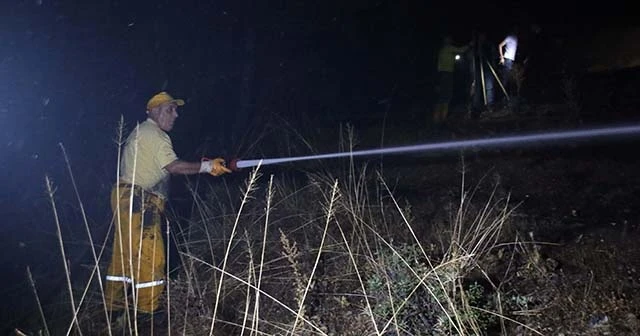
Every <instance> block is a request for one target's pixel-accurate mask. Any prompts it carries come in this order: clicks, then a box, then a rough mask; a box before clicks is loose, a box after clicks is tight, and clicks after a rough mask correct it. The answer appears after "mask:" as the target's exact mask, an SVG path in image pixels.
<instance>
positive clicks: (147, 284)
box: [106, 275, 164, 288]
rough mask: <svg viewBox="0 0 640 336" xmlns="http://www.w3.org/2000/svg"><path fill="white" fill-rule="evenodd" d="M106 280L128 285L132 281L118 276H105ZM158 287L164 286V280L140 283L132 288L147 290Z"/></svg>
mask: <svg viewBox="0 0 640 336" xmlns="http://www.w3.org/2000/svg"><path fill="white" fill-rule="evenodd" d="M106 280H107V281H117V282H124V283H128V284H130V283H133V280H132V279H131V278H129V277H125V276H118V275H107V276H106ZM160 285H164V280H156V281H149V282H140V283H138V284H136V285H135V286H134V287H135V288H147V287H153V286H160Z"/></svg>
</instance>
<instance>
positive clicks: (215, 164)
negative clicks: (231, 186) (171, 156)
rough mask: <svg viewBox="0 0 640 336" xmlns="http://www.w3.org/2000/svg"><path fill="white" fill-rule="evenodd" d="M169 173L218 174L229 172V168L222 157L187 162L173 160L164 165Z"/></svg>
mask: <svg viewBox="0 0 640 336" xmlns="http://www.w3.org/2000/svg"><path fill="white" fill-rule="evenodd" d="M164 169H166V170H167V171H168V172H169V173H170V174H180V175H194V174H199V173H206V174H211V175H213V176H219V175H222V174H226V173H230V172H231V170H230V169H229V168H227V167H225V165H224V159H222V158H215V159H213V160H209V159H206V160H204V161H202V162H187V161H182V160H175V161H173V162H171V163H170V164H168V165H166V166H164Z"/></svg>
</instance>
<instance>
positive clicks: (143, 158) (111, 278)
mask: <svg viewBox="0 0 640 336" xmlns="http://www.w3.org/2000/svg"><path fill="white" fill-rule="evenodd" d="M183 105H184V100H182V99H174V98H173V97H172V96H171V95H169V94H168V93H166V92H160V93H158V94H156V95H154V96H153V97H152V98H151V99H150V100H149V101H148V103H147V116H148V118H147V120H146V121H144V122H142V123H140V124H138V125H137V127H136V128H135V129H134V130H133V131H132V132H131V134H130V135H129V136H128V138H127V140H126V143H125V145H124V148H123V151H122V156H121V161H120V176H119V181H118V183H116V184H115V186H114V187H113V190H112V192H111V209H112V210H113V213H114V218H115V220H116V228H115V233H114V239H113V252H112V257H111V263H110V264H109V268H108V270H107V275H106V288H105V299H106V302H107V305H108V308H109V310H110V311H118V310H122V309H124V308H125V307H130V308H135V309H137V310H138V311H139V312H145V313H153V312H154V311H156V310H157V309H158V307H159V298H160V295H161V294H162V292H163V290H164V284H165V275H164V274H165V249H164V240H163V237H162V231H161V229H160V227H161V222H162V215H163V212H164V207H165V203H166V201H167V197H168V192H169V188H168V186H169V178H170V176H171V175H173V174H183V175H190V174H198V173H207V174H211V175H213V176H219V175H222V174H225V173H229V172H231V170H229V169H228V168H226V167H225V165H224V164H225V162H224V160H223V159H222V158H216V159H213V160H206V159H203V161H202V162H187V161H183V160H180V159H178V157H177V156H176V153H175V152H174V151H173V145H172V143H171V138H170V137H169V135H168V134H167V132H169V131H171V129H172V128H173V125H174V122H175V120H176V118H178V112H177V108H178V107H179V106H183ZM127 297H130V298H132V300H131V301H127Z"/></svg>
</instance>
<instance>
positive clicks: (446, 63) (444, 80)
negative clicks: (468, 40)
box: [433, 35, 467, 124]
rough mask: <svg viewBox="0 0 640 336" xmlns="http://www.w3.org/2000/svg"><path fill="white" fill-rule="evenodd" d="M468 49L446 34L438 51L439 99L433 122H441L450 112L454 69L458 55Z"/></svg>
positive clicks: (437, 89) (437, 90)
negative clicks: (454, 42)
mask: <svg viewBox="0 0 640 336" xmlns="http://www.w3.org/2000/svg"><path fill="white" fill-rule="evenodd" d="M466 50H467V46H463V47H456V46H454V45H453V40H452V39H451V36H448V35H447V36H445V37H444V39H443V43H442V47H441V48H440V50H439V51H438V86H437V88H436V92H437V99H436V104H435V107H434V109H433V123H434V124H440V123H442V122H444V121H445V119H446V118H447V114H449V103H450V102H451V98H453V70H454V68H455V61H456V55H458V54H459V53H463V52H465V51H466Z"/></svg>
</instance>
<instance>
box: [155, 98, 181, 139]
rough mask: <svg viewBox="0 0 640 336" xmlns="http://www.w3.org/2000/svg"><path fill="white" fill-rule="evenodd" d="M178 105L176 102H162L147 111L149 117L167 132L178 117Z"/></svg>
mask: <svg viewBox="0 0 640 336" xmlns="http://www.w3.org/2000/svg"><path fill="white" fill-rule="evenodd" d="M177 108H178V105H177V104H176V103H165V104H162V105H160V106H158V107H156V108H154V109H153V110H151V111H150V112H149V117H150V118H151V119H153V121H155V122H156V123H157V124H158V126H160V128H161V129H162V130H163V131H165V132H169V131H171V129H172V128H173V123H174V122H175V121H176V118H178V111H177Z"/></svg>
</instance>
